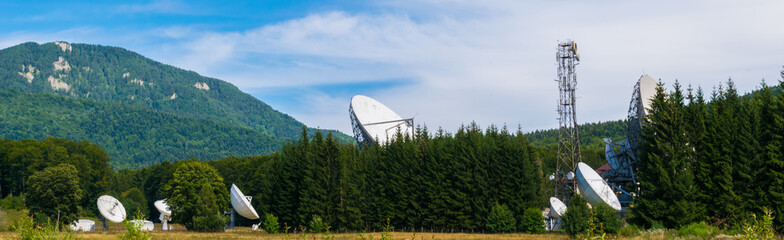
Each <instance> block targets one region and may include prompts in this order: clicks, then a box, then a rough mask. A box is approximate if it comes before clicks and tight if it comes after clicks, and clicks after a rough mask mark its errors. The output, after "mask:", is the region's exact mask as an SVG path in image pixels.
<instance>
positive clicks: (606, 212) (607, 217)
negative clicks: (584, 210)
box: [593, 204, 621, 233]
mask: <svg viewBox="0 0 784 240" xmlns="http://www.w3.org/2000/svg"><path fill="white" fill-rule="evenodd" d="M593 211H594V214H595V215H594V216H595V217H596V221H598V222H599V223H601V224H602V225H603V226H604V231H605V232H607V233H616V232H618V229H620V228H621V217H620V216H618V214H616V213H615V209H613V208H612V207H610V206H607V205H605V204H599V206H596V207H594V208H593Z"/></svg>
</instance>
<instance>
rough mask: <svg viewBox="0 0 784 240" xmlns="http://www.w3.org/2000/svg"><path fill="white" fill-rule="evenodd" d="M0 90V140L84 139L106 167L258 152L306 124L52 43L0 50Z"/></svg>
mask: <svg viewBox="0 0 784 240" xmlns="http://www.w3.org/2000/svg"><path fill="white" fill-rule="evenodd" d="M0 90H5V91H4V92H3V94H2V95H3V96H2V98H1V99H2V104H3V106H2V108H0V110H2V111H3V113H4V114H3V116H2V117H0V119H2V121H1V122H0V125H2V128H0V129H3V130H4V131H2V132H0V137H2V138H9V139H24V138H33V139H42V138H46V137H49V136H53V137H62V138H69V139H73V140H87V141H91V142H94V143H96V144H98V145H100V146H101V147H102V148H104V149H106V151H107V152H108V153H109V154H110V156H111V157H112V159H113V160H112V164H113V165H114V166H115V168H117V167H120V166H125V167H137V166H147V165H150V164H153V163H157V162H160V161H163V160H180V159H185V158H190V157H199V158H202V159H217V158H222V157H225V156H230V155H236V156H248V155H257V154H267V153H271V152H273V151H274V150H277V149H279V148H280V147H281V146H282V145H283V144H284V143H285V142H287V141H291V140H294V139H298V138H299V137H300V136H301V132H302V128H303V127H304V126H305V125H304V124H302V123H301V122H299V121H297V120H296V119H294V118H293V117H291V116H289V115H286V114H284V113H281V112H278V111H276V110H274V109H273V108H272V107H271V106H269V105H267V104H265V103H264V102H262V101H260V100H258V99H256V98H254V97H253V96H251V95H249V94H247V93H244V92H242V91H240V90H239V89H238V88H237V87H236V86H234V85H232V84H230V83H227V82H225V81H222V80H219V79H215V78H209V77H204V76H201V75H199V74H197V73H195V72H193V71H187V70H182V69H179V68H176V67H173V66H169V65H166V64H162V63H159V62H156V61H153V60H151V59H148V58H146V57H144V56H142V55H139V54H137V53H134V52H131V51H128V50H125V49H122V48H117V47H106V46H99V45H89V44H69V43H65V42H54V43H46V44H37V43H24V44H20V45H17V46H14V47H10V48H6V49H3V50H0ZM25 101H29V102H25ZM22 106H24V107H22ZM22 119H24V120H22ZM308 131H309V132H310V133H311V134H312V132H314V131H315V129H312V128H308ZM331 132H332V134H333V135H335V136H336V137H337V138H338V139H341V140H343V141H352V140H351V138H350V137H349V136H347V135H345V134H343V133H340V132H338V131H331ZM220 133H224V134H220ZM248 148H253V149H248Z"/></svg>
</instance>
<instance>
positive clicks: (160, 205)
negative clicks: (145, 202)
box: [153, 199, 172, 230]
mask: <svg viewBox="0 0 784 240" xmlns="http://www.w3.org/2000/svg"><path fill="white" fill-rule="evenodd" d="M153 205H155V208H156V209H158V212H160V213H161V216H160V217H158V219H160V220H161V229H163V230H169V228H168V223H169V221H171V214H172V212H171V209H170V208H169V204H166V199H164V200H158V201H155V203H153Z"/></svg>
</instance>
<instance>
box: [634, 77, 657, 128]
mask: <svg viewBox="0 0 784 240" xmlns="http://www.w3.org/2000/svg"><path fill="white" fill-rule="evenodd" d="M639 81H640V101H641V102H642V106H641V107H642V108H643V111H642V113H643V114H644V115H643V116H638V117H639V119H643V118H645V116H648V111H649V109H650V108H651V99H653V96H654V95H656V85H657V83H656V80H655V79H653V78H652V77H651V76H648V75H647V74H646V75H642V77H640V80H639Z"/></svg>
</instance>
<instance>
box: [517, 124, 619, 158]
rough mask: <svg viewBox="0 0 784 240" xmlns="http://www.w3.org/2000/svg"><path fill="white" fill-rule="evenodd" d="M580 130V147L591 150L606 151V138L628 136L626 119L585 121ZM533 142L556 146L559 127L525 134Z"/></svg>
mask: <svg viewBox="0 0 784 240" xmlns="http://www.w3.org/2000/svg"><path fill="white" fill-rule="evenodd" d="M578 128H579V130H580V147H581V148H582V149H583V150H589V151H604V140H602V139H604V138H609V139H612V140H618V139H623V138H625V137H626V121H625V120H615V121H607V122H598V123H583V124H580V125H579V126H578ZM525 135H526V136H527V137H528V140H530V141H531V144H533V145H534V146H537V147H543V148H555V147H557V144H558V129H557V128H556V129H548V130H536V131H533V132H529V133H526V134H525Z"/></svg>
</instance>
